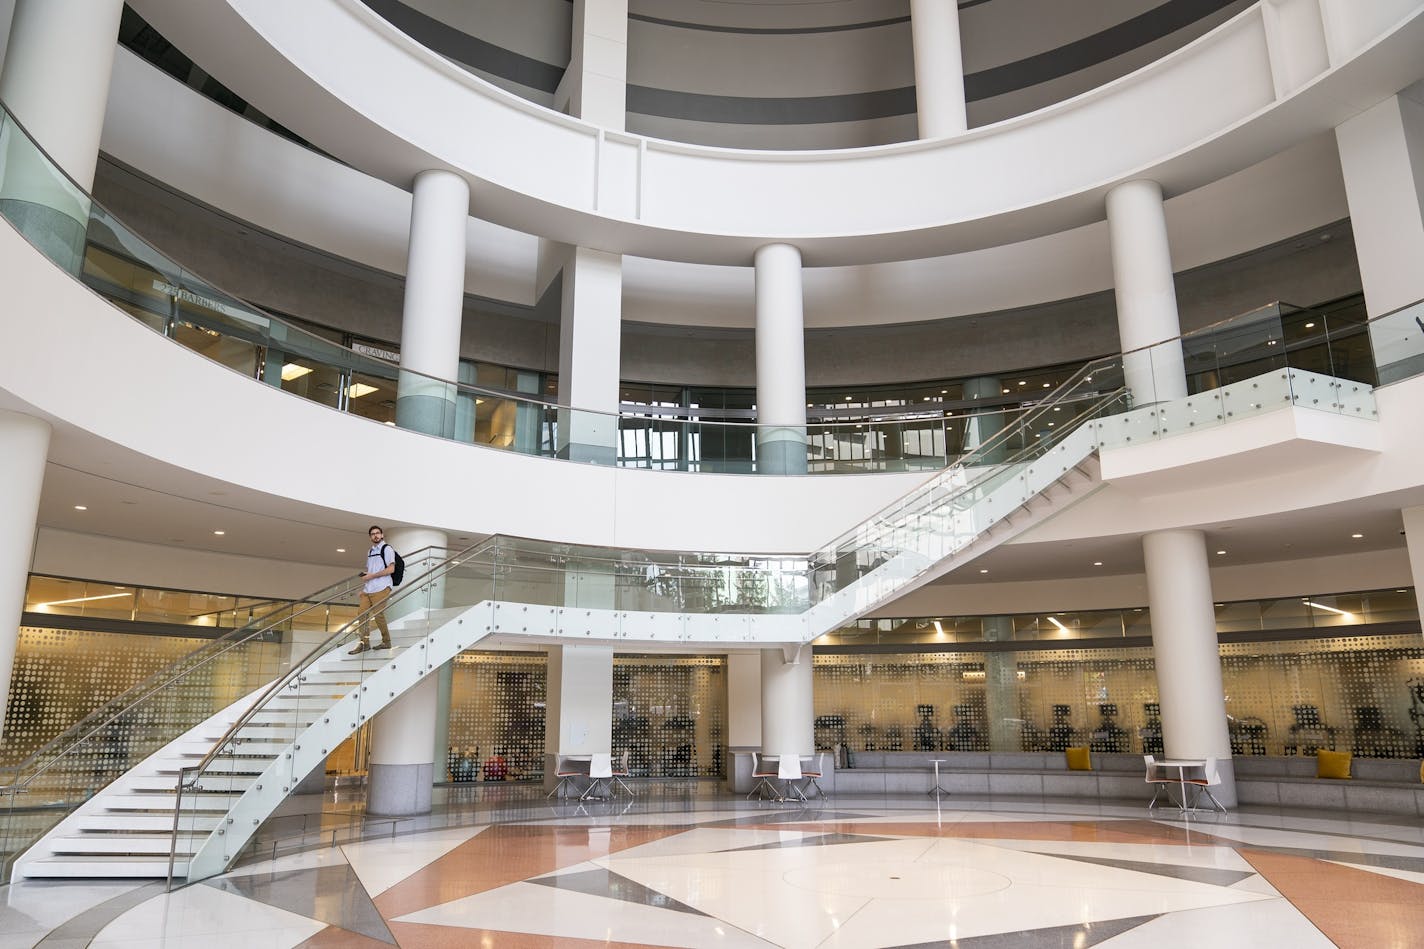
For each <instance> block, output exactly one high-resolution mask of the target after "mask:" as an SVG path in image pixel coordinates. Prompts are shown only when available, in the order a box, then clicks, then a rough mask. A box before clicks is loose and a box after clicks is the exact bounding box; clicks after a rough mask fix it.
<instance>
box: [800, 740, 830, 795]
mask: <svg viewBox="0 0 1424 949" xmlns="http://www.w3.org/2000/svg"><path fill="white" fill-rule="evenodd" d="M825 760H826V753H825V752H824V751H819V752H817V753H816V755H815V756H814V757H811V758H808V759H807V764H806V765H804V766H802V768H801V777H803V778H805V779H806V787H807V788H815V789H816V793H817V794H818V795H820V796H821V797H825V796H826V790H825V788H823V787H821V782H820V781H818V780H816V779H817V778H819V777H821V775H823V774H825ZM803 797H804V795H803Z"/></svg>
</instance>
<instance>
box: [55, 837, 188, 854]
mask: <svg viewBox="0 0 1424 949" xmlns="http://www.w3.org/2000/svg"><path fill="white" fill-rule="evenodd" d="M206 836H207V835H206V834H203V835H196V834H191V833H182V832H180V833H179V834H178V851H177V853H178V856H180V857H189V856H191V855H192V854H194V853H195V852H197V849H198V847H200V846H201V845H202V843H203V840H204V838H205V837H206ZM172 840H173V838H172V834H148V835H140V834H106V833H93V834H80V835H79V836H77V837H57V838H55V839H53V840H50V841H47V846H48V847H49V850H50V852H51V853H53V854H56V855H59V854H145V855H158V854H162V855H163V856H164V857H165V858H166V857H167V856H168V850H169V848H170V846H171V845H172Z"/></svg>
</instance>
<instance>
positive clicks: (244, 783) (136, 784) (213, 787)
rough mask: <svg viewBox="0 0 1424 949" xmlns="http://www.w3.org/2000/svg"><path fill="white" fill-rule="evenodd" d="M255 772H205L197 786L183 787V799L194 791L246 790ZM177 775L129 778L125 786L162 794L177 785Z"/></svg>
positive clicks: (138, 790)
mask: <svg viewBox="0 0 1424 949" xmlns="http://www.w3.org/2000/svg"><path fill="white" fill-rule="evenodd" d="M256 778H257V775H255V774H215V773H213V772H211V771H209V772H207V773H206V774H204V775H203V776H202V778H201V779H199V781H198V784H199V787H198V788H185V789H184V791H183V799H184V800H185V801H186V800H187V799H188V795H189V794H192V793H194V792H195V791H196V792H199V793H212V792H214V791H246V790H247V789H248V787H249V786H251V784H252V782H253V781H254V780H256ZM177 784H178V781H177V776H176V775H175V776H172V777H169V776H166V775H161V774H156V775H153V776H151V777H149V776H140V777H135V778H132V779H130V780H129V782H128V783H127V787H128V788H129V789H131V790H133V791H137V792H138V793H140V794H145V793H153V794H162V793H164V792H165V791H172V790H173V789H174V788H176V787H177Z"/></svg>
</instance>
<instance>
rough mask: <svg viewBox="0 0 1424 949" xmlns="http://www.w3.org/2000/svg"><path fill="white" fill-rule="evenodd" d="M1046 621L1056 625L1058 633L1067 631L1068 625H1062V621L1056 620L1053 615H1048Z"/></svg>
mask: <svg viewBox="0 0 1424 949" xmlns="http://www.w3.org/2000/svg"><path fill="white" fill-rule="evenodd" d="M1048 621H1049V622H1050V623H1052V624H1053V625H1054V626H1057V627H1058V631H1059V632H1060V633H1066V632H1068V627H1067V626H1064V625H1063V624H1062V623H1060V622H1058V620H1056V619H1054V618H1053V617H1051V616H1050V617H1049V618H1048Z"/></svg>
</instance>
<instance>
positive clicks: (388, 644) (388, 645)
mask: <svg viewBox="0 0 1424 949" xmlns="http://www.w3.org/2000/svg"><path fill="white" fill-rule="evenodd" d="M371 648H372V649H390V648H391V644H390V643H381V644H380V645H379V646H372V647H371Z"/></svg>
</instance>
